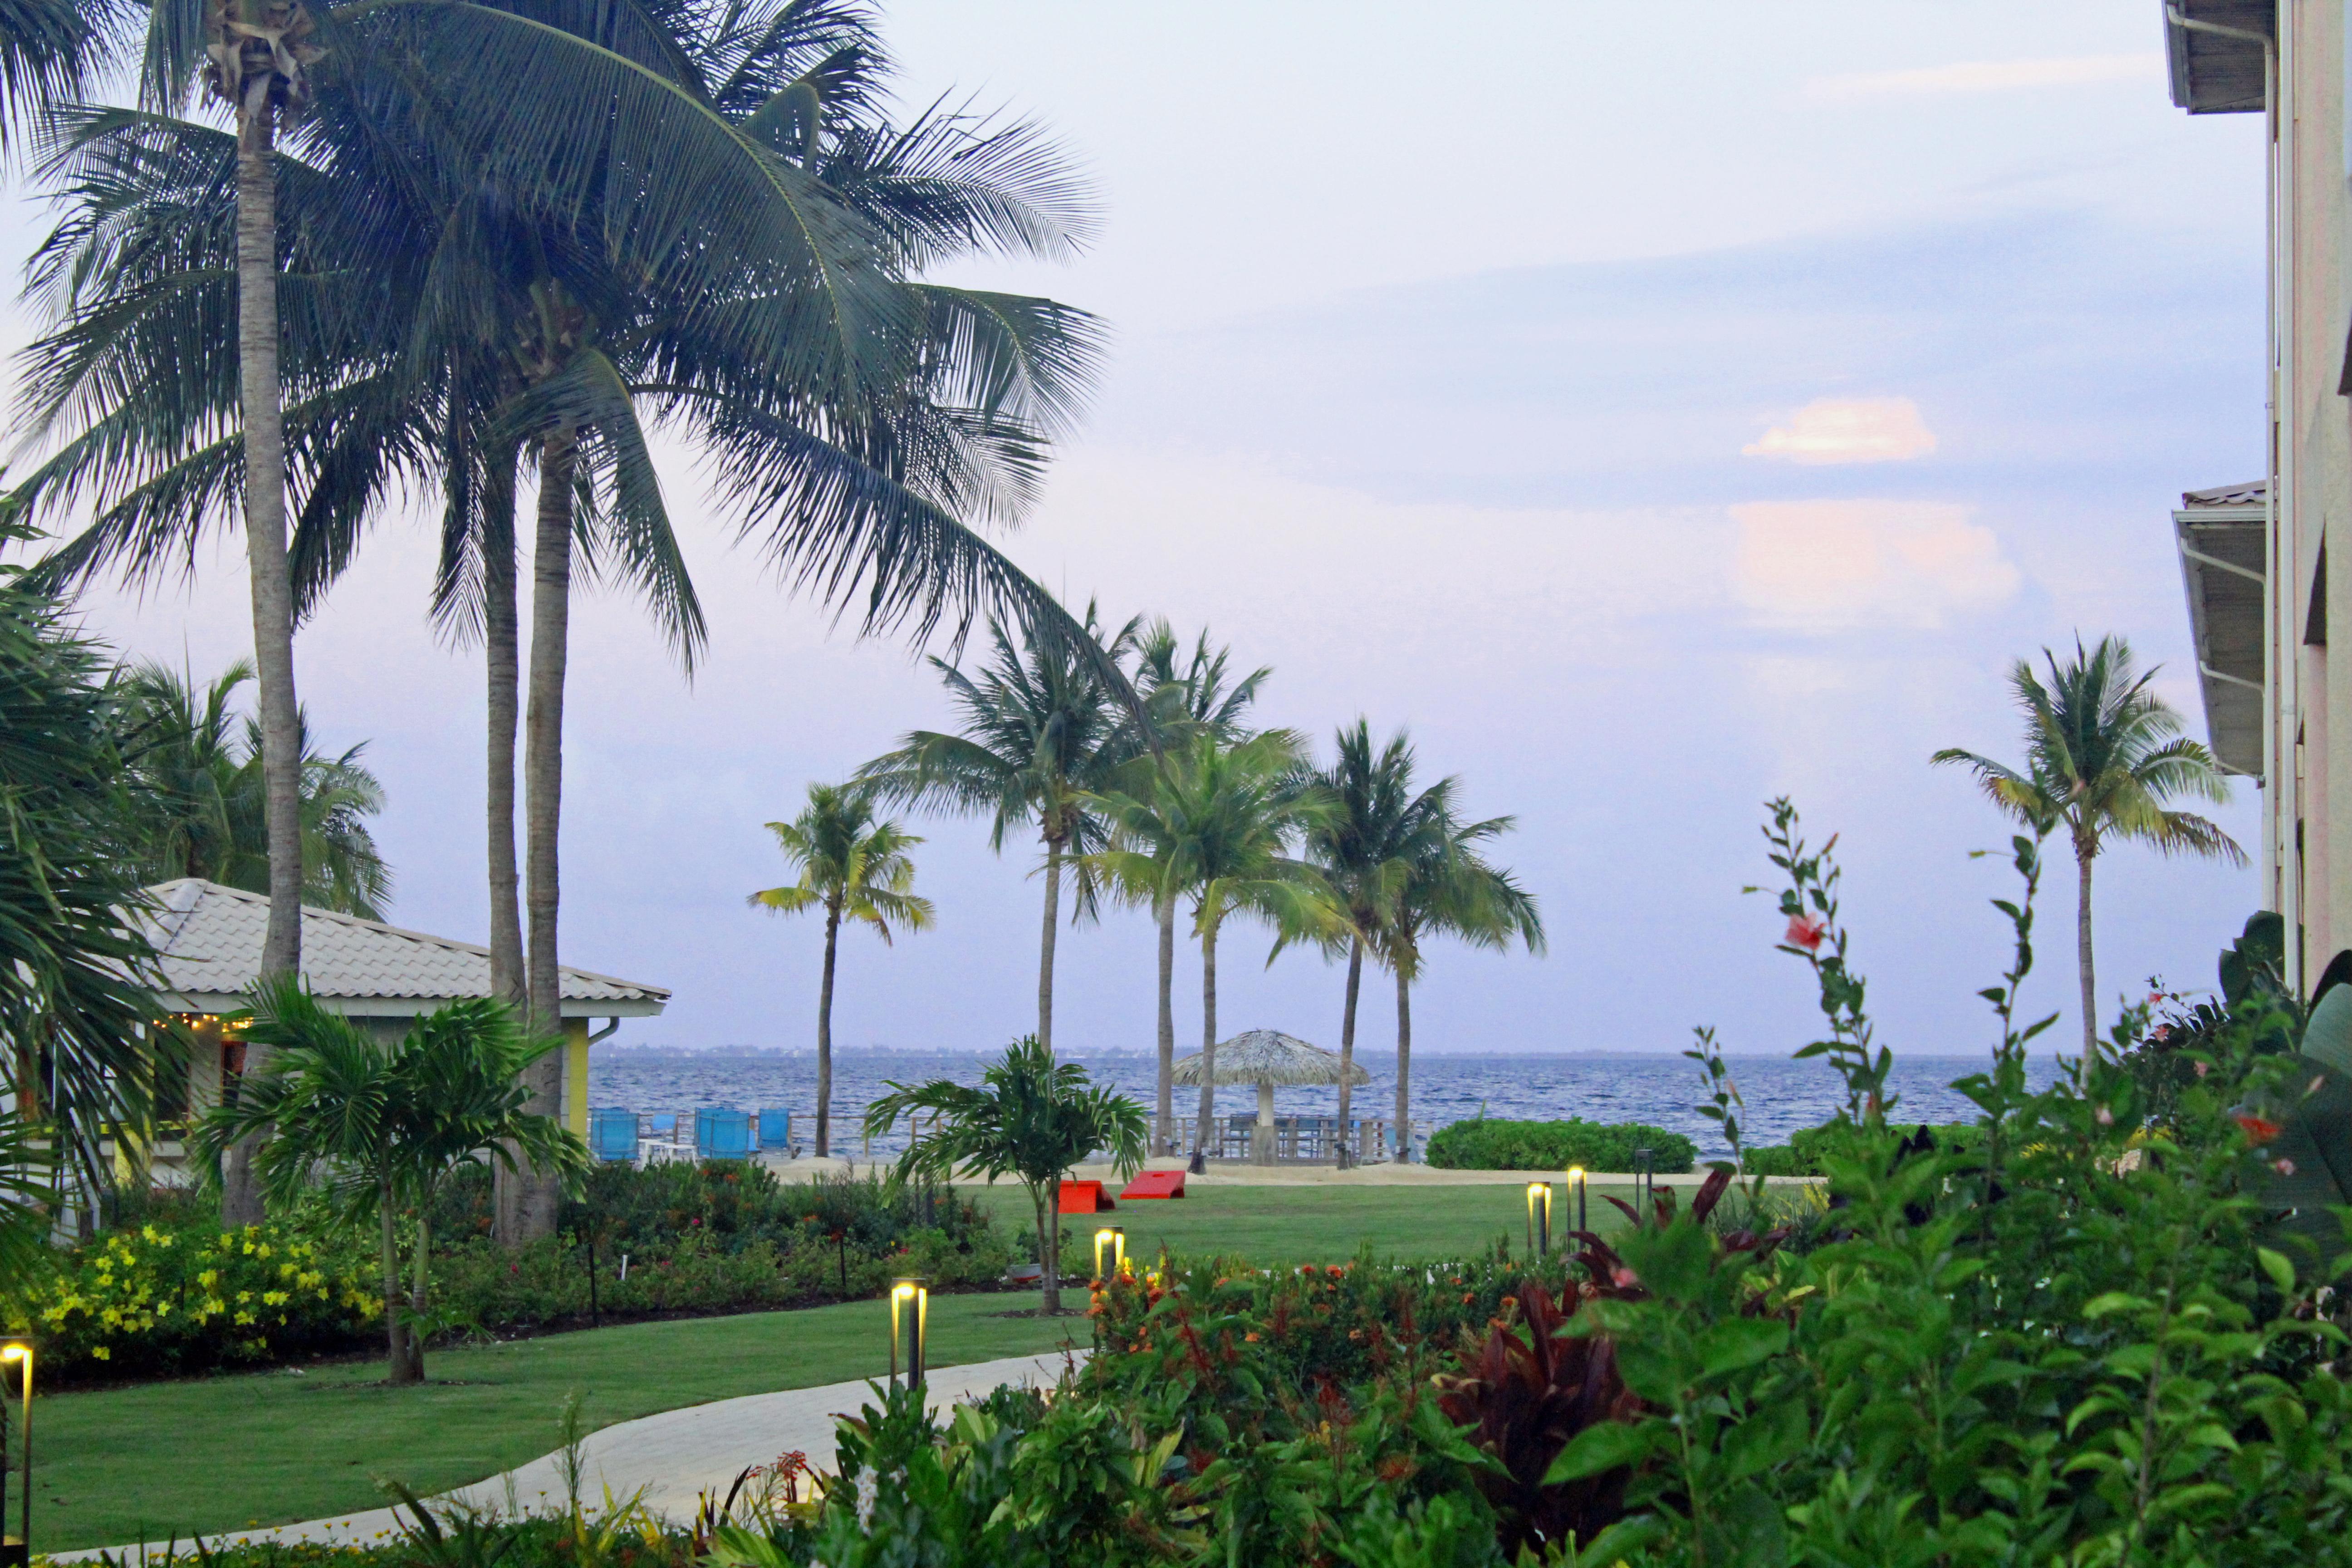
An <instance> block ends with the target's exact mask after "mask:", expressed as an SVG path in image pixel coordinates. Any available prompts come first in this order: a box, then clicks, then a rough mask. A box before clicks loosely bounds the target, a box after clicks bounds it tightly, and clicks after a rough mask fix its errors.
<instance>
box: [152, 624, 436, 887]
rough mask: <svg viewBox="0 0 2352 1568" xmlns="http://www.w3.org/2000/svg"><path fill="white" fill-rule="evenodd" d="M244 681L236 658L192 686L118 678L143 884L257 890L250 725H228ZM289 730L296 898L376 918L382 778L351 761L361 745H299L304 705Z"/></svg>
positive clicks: (256, 790) (259, 799)
mask: <svg viewBox="0 0 2352 1568" xmlns="http://www.w3.org/2000/svg"><path fill="white" fill-rule="evenodd" d="M251 679H253V667H252V666H251V665H250V664H248V663H247V662H246V661H244V660H242V659H239V660H237V661H236V663H234V664H231V665H230V666H229V667H228V668H226V669H225V670H223V671H222V672H221V673H220V675H219V676H217V677H216V678H215V679H213V680H211V681H209V682H207V683H206V684H205V686H204V687H203V688H202V689H198V688H197V686H196V685H195V683H194V681H192V680H190V679H188V677H187V676H186V675H184V674H183V673H181V672H180V671H177V670H173V669H172V668H170V667H169V666H166V665H160V664H152V663H151V664H142V665H137V666H134V667H133V668H131V669H130V670H128V671H126V672H125V673H124V674H123V675H122V677H121V680H120V683H119V687H118V690H119V693H120V697H121V702H122V704H123V708H124V717H123V723H124V726H125V731H126V732H125V737H124V749H125V751H126V752H127V755H128V760H129V762H130V765H131V786H132V790H133V795H132V801H133V808H134V810H135V812H136V816H135V818H134V820H133V822H132V824H131V826H132V831H133V833H134V834H135V836H136V838H137V843H138V847H139V853H140V858H141V860H142V867H141V871H140V875H141V876H142V877H143V878H145V879H147V880H148V881H150V882H165V881H170V880H172V879H174V878H179V877H202V878H204V879H206V880H207V881H213V882H218V883H221V884H222V885H223V886H225V887H231V888H243V889H247V891H249V892H256V893H267V892H268V890H269V843H268V833H267V828H266V821H265V819H266V817H267V816H268V812H267V809H266V802H265V799H264V795H265V789H264V781H263V777H262V767H261V751H262V746H261V731H260V727H259V725H258V724H257V722H256V721H254V720H253V719H252V718H250V717H247V719H246V720H245V721H243V723H242V725H240V724H239V723H238V721H237V718H236V712H235V710H234V708H233V703H234V701H235V700H236V693H237V691H238V689H240V688H242V687H243V686H244V685H245V684H246V683H247V682H248V681H250V680H251ZM301 731H302V736H303V742H302V801H301V817H302V877H303V888H302V901H303V902H304V903H305V904H308V905H310V906H311V907H312V908H314V909H322V910H340V911H341V912H342V913H344V914H347V915H358V916H360V917H361V918H362V919H364V920H374V921H380V920H382V919H383V911H384V906H385V905H386V903H388V902H389V901H390V899H391V896H392V871H391V868H389V867H387V866H386V865H385V864H384V862H383V856H382V855H381V854H380V853H378V851H377V849H376V846H375V837H374V835H373V833H372V832H370V831H369V827H368V819H369V818H371V817H373V816H377V815H378V814H379V813H381V812H382V811H383V785H382V784H379V783H378V782H377V781H376V777H375V775H374V774H373V773H371V772H369V771H368V769H367V768H366V767H365V766H364V765H363V764H362V763H361V762H360V753H361V752H364V751H365V750H366V749H367V743H366V742H360V743H359V744H358V745H355V746H352V747H350V748H349V749H347V750H345V751H344V752H341V753H340V754H338V755H333V756H329V755H326V754H324V753H322V752H316V751H313V750H312V749H311V747H310V740H309V735H310V719H309V715H308V714H307V713H306V714H304V715H303V717H302V724H301Z"/></svg>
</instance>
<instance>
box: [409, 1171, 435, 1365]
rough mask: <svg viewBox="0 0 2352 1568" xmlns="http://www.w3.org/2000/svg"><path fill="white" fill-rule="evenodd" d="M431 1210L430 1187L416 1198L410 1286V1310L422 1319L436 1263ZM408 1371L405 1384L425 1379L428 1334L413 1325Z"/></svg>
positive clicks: (410, 1337) (429, 1295) (429, 1297)
mask: <svg viewBox="0 0 2352 1568" xmlns="http://www.w3.org/2000/svg"><path fill="white" fill-rule="evenodd" d="M432 1209H433V1194H432V1192H431V1190H430V1189H427V1190H426V1191H425V1193H423V1194H419V1196H418V1198H417V1200H416V1270H415V1285H414V1286H413V1287H412V1288H411V1289H410V1291H409V1297H408V1309H409V1311H410V1312H411V1313H412V1314H413V1315H414V1316H415V1317H416V1318H418V1319H420V1320H421V1319H422V1318H423V1317H424V1316H425V1303H426V1302H427V1301H429V1300H432V1291H431V1289H430V1287H431V1285H432V1280H433V1277H432V1273H431V1268H432V1262H433V1219H432ZM408 1370H409V1375H408V1376H407V1377H406V1378H404V1379H403V1380H402V1381H404V1382H406V1383H423V1382H424V1381H425V1334H424V1331H422V1330H421V1329H417V1328H414V1327H412V1328H411V1329H410V1330H409V1331H408Z"/></svg>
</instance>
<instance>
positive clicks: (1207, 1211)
mask: <svg viewBox="0 0 2352 1568" xmlns="http://www.w3.org/2000/svg"><path fill="white" fill-rule="evenodd" d="M1695 1180H1696V1178H1692V1177H1675V1178H1665V1177H1662V1178H1660V1181H1659V1184H1660V1185H1661V1186H1666V1185H1674V1186H1678V1187H1680V1188H1682V1189H1683V1191H1684V1196H1685V1199H1687V1198H1688V1195H1689V1189H1690V1186H1691V1184H1692V1183H1693V1182H1694V1181H1695ZM958 1190H959V1191H960V1192H961V1193H964V1194H967V1195H970V1196H973V1197H977V1198H978V1199H979V1200H980V1201H981V1202H982V1203H984V1204H986V1205H989V1206H990V1207H991V1209H992V1210H993V1212H994V1215H995V1220H996V1223H997V1224H998V1225H1000V1226H1003V1227H1005V1228H1006V1229H1007V1230H1009V1231H1011V1232H1012V1233H1013V1234H1014V1235H1019V1234H1020V1233H1021V1232H1022V1231H1024V1230H1027V1229H1029V1228H1030V1227H1031V1226H1033V1225H1034V1223H1035V1221H1034V1218H1033V1217H1032V1215H1031V1211H1030V1208H1029V1199H1028V1197H1027V1195H1026V1194H1024V1192H1023V1190H1022V1189H1021V1188H1020V1187H1019V1186H1018V1185H1017V1184H1005V1183H999V1184H996V1185H995V1186H994V1187H992V1188H991V1187H981V1186H974V1187H965V1188H959V1189H958ZM1553 1192H1554V1196H1553V1199H1552V1203H1553V1205H1554V1206H1553V1209H1552V1228H1553V1231H1554V1233H1555V1234H1557V1233H1558V1232H1559V1231H1562V1230H1565V1229H1567V1228H1568V1227H1569V1226H1570V1225H1571V1224H1572V1223H1573V1219H1574V1216H1573V1215H1570V1213H1569V1212H1568V1209H1567V1203H1568V1184H1567V1183H1565V1182H1561V1181H1555V1182H1554V1185H1553ZM1604 1192H1615V1193H1617V1194H1619V1195H1620V1196H1631V1195H1632V1189H1631V1188H1621V1187H1602V1186H1601V1185H1598V1184H1595V1185H1594V1187H1593V1188H1592V1192H1591V1198H1590V1201H1589V1203H1588V1205H1587V1213H1588V1214H1589V1215H1590V1216H1591V1223H1592V1226H1593V1228H1594V1229H1596V1230H1613V1229H1615V1228H1616V1226H1618V1225H1619V1224H1621V1223H1622V1216H1621V1215H1619V1214H1618V1213H1617V1211H1616V1209H1614V1208H1612V1207H1611V1206H1610V1205H1607V1204H1604V1203H1602V1202H1601V1194H1603V1193H1604ZM1063 1224H1064V1225H1066V1226H1068V1227H1069V1229H1070V1230H1071V1232H1072V1233H1073V1234H1074V1235H1075V1237H1076V1240H1077V1245H1078V1248H1079V1254H1080V1255H1079V1256H1078V1257H1077V1258H1073V1259H1066V1262H1068V1263H1069V1264H1070V1265H1071V1266H1072V1267H1073V1268H1079V1269H1083V1268H1087V1267H1090V1266H1091V1263H1092V1259H1093V1250H1094V1241H1093V1238H1094V1233H1095V1231H1096V1229H1097V1227H1098V1226H1113V1225H1115V1226H1120V1227H1122V1228H1123V1229H1125V1231H1126V1232H1127V1255H1128V1257H1129V1258H1132V1259H1138V1260H1140V1259H1144V1258H1155V1257H1157V1256H1159V1253H1160V1247H1161V1246H1162V1245H1163V1244H1164V1245H1165V1246H1166V1247H1168V1249H1169V1250H1170V1251H1171V1252H1177V1253H1190V1254H1195V1255H1201V1254H1212V1253H1213V1254H1215V1255H1218V1256H1220V1257H1225V1258H1246V1259H1247V1260H1249V1261H1250V1262H1252V1263H1257V1264H1262V1265H1272V1264H1290V1263H1342V1262H1345V1261H1346V1260H1347V1259H1349V1258H1353V1257H1355V1256H1356V1252H1357V1249H1358V1248H1360V1247H1362V1246H1363V1245H1364V1244H1365V1243H1366V1242H1370V1244H1371V1247H1372V1253H1373V1255H1374V1256H1375V1257H1378V1258H1389V1259H1394V1260H1397V1261H1400V1262H1418V1261H1421V1260H1423V1259H1425V1258H1427V1259H1433V1258H1460V1257H1463V1256H1464V1255H1465V1254H1468V1253H1475V1252H1478V1251H1481V1250H1483V1249H1484V1248H1485V1247H1486V1246H1487V1245H1488V1244H1489V1243H1491V1242H1492V1241H1494V1239H1495V1238H1496V1237H1498V1236H1502V1235H1504V1234H1506V1233H1508V1235H1509V1236H1510V1237H1511V1247H1512V1249H1513V1250H1514V1251H1519V1250H1523V1249H1524V1248H1525V1247H1526V1246H1527V1226H1528V1198H1527V1188H1526V1186H1525V1185H1524V1184H1518V1183H1499V1184H1495V1185H1491V1186H1487V1185H1476V1186H1472V1185H1464V1186H1444V1187H1441V1186H1426V1187H1423V1186H1371V1185H1365V1186H1339V1185H1330V1186H1309V1185H1307V1184H1299V1185H1297V1186H1263V1187H1244V1186H1213V1185H1208V1184H1201V1185H1196V1186H1194V1187H1192V1189H1191V1190H1190V1192H1189V1193H1188V1194H1187V1195H1185V1196H1184V1197H1182V1198H1176V1199H1155V1200H1150V1201H1137V1202H1129V1203H1122V1204H1120V1205H1118V1209H1117V1210H1116V1211H1115V1212H1113V1213H1110V1214H1107V1215H1097V1216H1095V1217H1094V1218H1091V1219H1089V1218H1088V1217H1087V1216H1086V1215H1066V1216H1064V1219H1063Z"/></svg>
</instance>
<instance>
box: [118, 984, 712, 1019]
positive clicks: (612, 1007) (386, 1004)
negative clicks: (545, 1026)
mask: <svg viewBox="0 0 2352 1568" xmlns="http://www.w3.org/2000/svg"><path fill="white" fill-rule="evenodd" d="M311 994H312V995H314V996H316V997H317V998H318V1000H319V1002H320V1005H322V1006H324V1007H325V1008H326V1009H327V1010H328V1011H329V1012H331V1013H340V1014H341V1015H342V1016H344V1017H346V1018H392V1019H396V1020H398V1021H400V1022H402V1023H406V1022H408V1021H409V1020H410V1019H412V1018H422V1017H423V1016H425V1015H426V1014H427V1013H432V1012H437V1011H438V1010H440V1009H441V1008H443V1007H446V1006H447V1005H449V1004H450V1003H452V1002H462V1001H469V1000H473V998H470V997H462V996H334V995H330V994H327V993H325V992H313V993H311ZM155 999H156V1000H157V1001H159V1002H161V1003H162V1004H163V1005H164V1007H165V1008H166V1009H168V1010H169V1011H171V1012H174V1013H242V1012H244V1011H245V1010H246V1009H247V1008H248V1007H250V1006H252V1005H253V998H252V997H251V996H249V995H247V994H243V993H241V992H229V991H158V992H156V993H155ZM664 1005H666V1004H664V1003H662V1002H658V1001H653V1000H649V999H648V1000H641V999H638V998H635V997H630V998H617V997H616V998H612V999H609V1000H605V1001H595V1000H593V999H592V1000H588V1001H574V1000H571V999H566V1000H565V1002H564V1003H563V1005H562V1015H563V1016H565V1017H567V1018H658V1017H660V1016H661V1011H662V1008H663V1006H664Z"/></svg>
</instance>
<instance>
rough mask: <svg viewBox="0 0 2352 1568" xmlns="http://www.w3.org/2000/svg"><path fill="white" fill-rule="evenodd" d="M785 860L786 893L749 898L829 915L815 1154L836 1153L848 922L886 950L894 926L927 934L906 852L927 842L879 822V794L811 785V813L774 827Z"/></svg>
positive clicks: (927, 904)
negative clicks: (838, 1039)
mask: <svg viewBox="0 0 2352 1568" xmlns="http://www.w3.org/2000/svg"><path fill="white" fill-rule="evenodd" d="M768 830H769V831H770V832H772V833H773V834H774V835H775V836H776V844H777V846H778V847H780V848H782V850H783V852H784V858H785V859H786V860H787V861H789V862H791V863H792V864H793V866H794V867H795V868H798V869H799V871H800V880H799V881H797V882H794V883H793V884H792V885H791V886H789V887H783V888H769V889H765V890H764V891H761V892H757V893H754V894H752V895H751V905H752V907H753V908H755V909H766V910H773V911H775V912H776V913H778V914H787V915H796V914H799V913H801V912H802V911H803V910H824V979H823V980H822V981H821V982H819V983H818V985H817V994H816V1152H817V1158H818V1159H820V1160H821V1159H824V1157H825V1156H826V1155H827V1154H829V1153H831V1152H832V1134H833V964H834V952H835V948H836V946H837V945H838V943H839V941H840V937H841V922H842V921H844V920H852V921H864V922H865V923H866V924H867V925H870V926H872V927H873V928H874V930H875V931H876V932H877V934H878V935H879V936H880V937H881V938H882V941H883V942H884V943H885V944H886V945H887V943H888V942H889V941H890V922H891V921H897V922H898V924H899V925H900V926H902V927H904V928H905V929H907V930H908V931H929V930H930V929H931V926H932V924H933V923H934V922H933V919H932V910H931V901H930V900H929V899H922V898H918V897H916V896H915V892H914V886H915V862H914V861H913V860H912V859H910V858H908V855H907V851H908V849H910V848H912V847H914V846H916V845H918V844H920V843H921V842H922V840H921V839H920V838H919V837H916V836H915V835H913V834H911V833H908V831H907V830H906V829H905V828H903V827H901V826H899V825H898V823H895V822H877V821H876V820H874V792H873V791H872V790H870V789H864V788H860V787H858V786H856V785H854V784H811V785H809V787H808V805H806V806H805V807H803V809H802V811H801V814H800V815H799V816H796V817H794V818H793V820H792V821H790V822H772V823H770V824H768Z"/></svg>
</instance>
